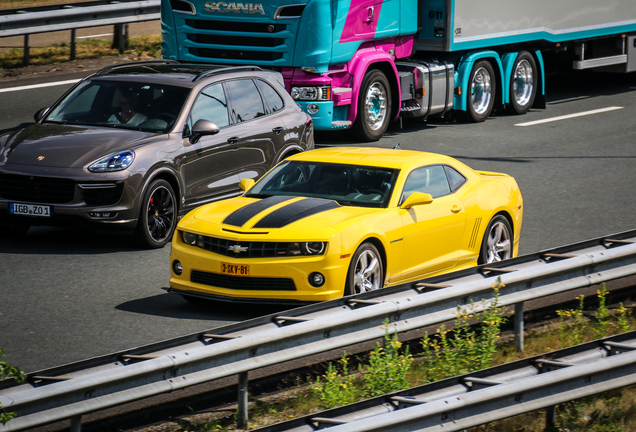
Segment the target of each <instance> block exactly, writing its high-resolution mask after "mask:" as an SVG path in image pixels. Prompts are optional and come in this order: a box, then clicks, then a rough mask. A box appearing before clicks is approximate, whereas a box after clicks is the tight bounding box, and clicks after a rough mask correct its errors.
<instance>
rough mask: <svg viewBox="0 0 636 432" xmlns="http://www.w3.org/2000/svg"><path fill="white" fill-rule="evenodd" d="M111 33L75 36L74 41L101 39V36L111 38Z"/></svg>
mask: <svg viewBox="0 0 636 432" xmlns="http://www.w3.org/2000/svg"><path fill="white" fill-rule="evenodd" d="M112 35H113V34H112V33H104V34H98V35H90V36H77V37H76V38H75V39H90V38H96V37H102V36H112Z"/></svg>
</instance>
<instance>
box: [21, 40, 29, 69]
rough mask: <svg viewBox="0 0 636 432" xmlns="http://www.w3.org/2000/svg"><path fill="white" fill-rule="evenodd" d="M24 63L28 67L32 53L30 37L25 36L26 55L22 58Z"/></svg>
mask: <svg viewBox="0 0 636 432" xmlns="http://www.w3.org/2000/svg"><path fill="white" fill-rule="evenodd" d="M22 63H23V64H24V65H25V66H28V65H29V64H30V63H31V53H30V52H29V35H28V34H27V35H24V55H23V57H22Z"/></svg>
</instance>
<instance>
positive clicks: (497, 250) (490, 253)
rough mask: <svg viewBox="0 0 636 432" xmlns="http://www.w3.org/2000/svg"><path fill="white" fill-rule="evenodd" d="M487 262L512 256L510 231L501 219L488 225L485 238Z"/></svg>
mask: <svg viewBox="0 0 636 432" xmlns="http://www.w3.org/2000/svg"><path fill="white" fill-rule="evenodd" d="M486 247H487V258H486V262H487V263H489V264H490V263H493V262H498V261H502V260H505V259H508V258H510V257H512V241H511V233H510V230H509V229H508V226H507V225H506V224H505V223H504V222H502V221H501V220H498V221H496V222H495V223H494V224H492V226H491V227H490V231H489V232H488V238H487V240H486Z"/></svg>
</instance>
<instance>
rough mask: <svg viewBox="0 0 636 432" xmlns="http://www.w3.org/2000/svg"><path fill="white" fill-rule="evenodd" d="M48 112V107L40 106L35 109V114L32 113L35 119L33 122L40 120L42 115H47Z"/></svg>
mask: <svg viewBox="0 0 636 432" xmlns="http://www.w3.org/2000/svg"><path fill="white" fill-rule="evenodd" d="M48 113H49V107H46V108H40V109H39V110H37V111H36V113H35V114H33V120H35V122H36V123H37V122H39V121H40V120H42V119H43V118H44V116H45V115H47V114H48Z"/></svg>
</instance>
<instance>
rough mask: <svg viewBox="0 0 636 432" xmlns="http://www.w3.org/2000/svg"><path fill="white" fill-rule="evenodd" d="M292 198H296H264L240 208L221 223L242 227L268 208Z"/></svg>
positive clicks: (281, 196)
mask: <svg viewBox="0 0 636 432" xmlns="http://www.w3.org/2000/svg"><path fill="white" fill-rule="evenodd" d="M293 198H296V197H293V196H284V195H277V196H271V197H268V198H264V199H262V200H260V201H256V202H254V203H252V204H248V205H246V206H245V207H241V208H240V209H238V210H236V211H234V212H232V213H230V215H229V216H228V217H226V218H225V220H224V221H223V223H224V224H228V225H234V226H237V227H240V226H243V224H245V222H247V221H248V220H250V219H252V218H253V217H254V216H256V215H257V214H259V213H260V212H262V211H263V210H267V209H268V208H270V207H272V206H275V205H276V204H280V203H282V202H285V201H288V200H290V199H293Z"/></svg>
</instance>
